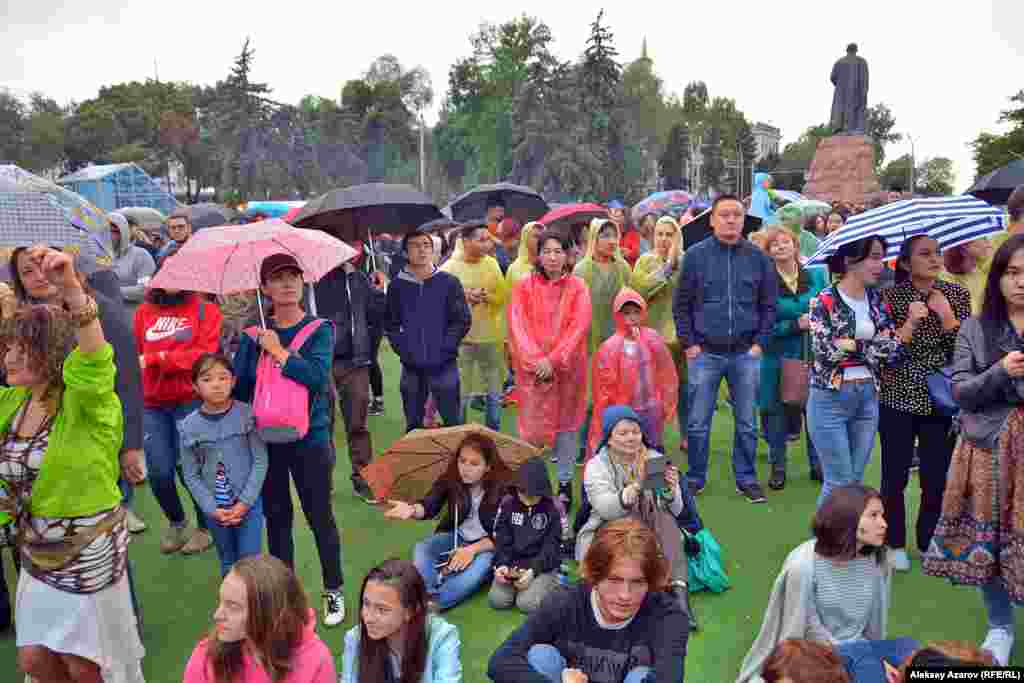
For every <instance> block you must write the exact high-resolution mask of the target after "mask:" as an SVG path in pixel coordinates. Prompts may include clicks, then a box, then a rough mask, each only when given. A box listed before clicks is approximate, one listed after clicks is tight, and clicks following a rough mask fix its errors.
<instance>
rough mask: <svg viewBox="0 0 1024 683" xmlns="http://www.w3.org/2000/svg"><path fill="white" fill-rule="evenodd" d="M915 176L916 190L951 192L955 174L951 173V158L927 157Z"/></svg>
mask: <svg viewBox="0 0 1024 683" xmlns="http://www.w3.org/2000/svg"><path fill="white" fill-rule="evenodd" d="M915 177H916V179H917V183H916V184H917V188H916V191H918V192H921V193H922V194H928V195H950V194H953V183H954V182H955V181H956V174H955V173H953V161H952V159H947V158H946V157H934V158H932V159H928V160H927V161H925V162H924V163H923V164H921V166H920V167H919V168H918V170H917V173H916V174H915Z"/></svg>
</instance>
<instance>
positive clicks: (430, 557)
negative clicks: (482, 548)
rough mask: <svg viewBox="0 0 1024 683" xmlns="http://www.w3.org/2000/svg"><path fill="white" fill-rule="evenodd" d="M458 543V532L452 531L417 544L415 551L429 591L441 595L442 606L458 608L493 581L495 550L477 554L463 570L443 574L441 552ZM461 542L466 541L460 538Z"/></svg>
mask: <svg viewBox="0 0 1024 683" xmlns="http://www.w3.org/2000/svg"><path fill="white" fill-rule="evenodd" d="M454 542H455V534H453V533H451V532H448V533H442V534H434V535H433V536H430V537H428V538H427V539H426V540H424V541H420V542H419V543H417V544H416V548H415V549H414V550H413V564H415V565H416V569H418V570H419V572H420V576H422V577H423V582H424V583H426V584H427V592H428V593H431V594H434V595H437V601H438V603H439V604H440V606H441V609H450V608H452V607H455V605H457V604H459V603H460V602H462V601H463V600H465V599H466V598H468V597H470V596H471V595H473V593H475V592H476V591H477V590H478V589H479V588H480V587H481V586H483V585H484V584H485V583H489V582H490V580H491V569H492V565H493V564H494V553H493V552H487V553H477V554H476V557H474V558H473V561H472V562H471V563H470V565H469V566H468V567H466V568H465V569H463V570H462V571H461V572H456V573H454V574H448V575H446V576H442V575H441V573H440V572H439V571H438V570H437V568H436V567H435V566H434V565H436V564H437V563H438V561H439V560H440V558H441V553H446V552H448V551H449V550H451V549H452V546H453V545H454ZM459 543H460V544H462V543H464V542H463V541H462V540H461V539H460V541H459Z"/></svg>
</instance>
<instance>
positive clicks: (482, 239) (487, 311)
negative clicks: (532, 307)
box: [441, 224, 508, 432]
mask: <svg viewBox="0 0 1024 683" xmlns="http://www.w3.org/2000/svg"><path fill="white" fill-rule="evenodd" d="M489 241H490V237H489V236H488V234H487V228H486V227H485V226H483V225H480V224H470V225H467V226H466V227H464V228H463V229H462V230H461V232H460V236H459V241H458V245H457V246H456V248H455V252H454V254H453V255H452V258H450V259H448V261H446V262H445V264H444V265H443V266H441V271H442V272H445V273H450V274H452V275H454V276H455V277H457V278H458V279H459V282H461V283H462V288H463V291H464V292H465V294H466V303H467V304H469V306H470V311H471V312H472V316H473V323H472V325H471V326H470V328H469V332H468V333H467V334H466V336H465V337H464V338H463V340H462V344H461V345H460V346H459V360H458V366H459V381H460V382H462V383H464V384H465V387H464V388H465V393H466V396H469V395H472V394H479V393H484V394H485V395H486V401H487V413H486V414H487V418H486V419H487V426H488V427H489V428H491V429H493V430H494V431H496V432H498V431H501V402H500V401H501V388H502V380H503V379H504V373H505V363H504V353H503V351H504V344H503V339H502V338H503V337H504V328H505V325H504V322H503V321H504V317H505V302H506V300H507V299H508V288H507V286H506V283H505V278H504V276H502V274H501V268H500V267H499V266H498V262H497V261H496V260H495V259H494V257H492V256H488V255H486V253H485V251H486V248H487V243H488V242H489ZM468 407H469V399H468V398H467V399H464V400H463V401H462V414H461V418H462V419H461V422H465V421H466V410H467V408H468Z"/></svg>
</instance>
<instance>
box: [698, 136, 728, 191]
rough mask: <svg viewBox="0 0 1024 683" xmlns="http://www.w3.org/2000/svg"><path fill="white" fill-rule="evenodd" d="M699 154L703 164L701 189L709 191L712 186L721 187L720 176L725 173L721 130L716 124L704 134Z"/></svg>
mask: <svg viewBox="0 0 1024 683" xmlns="http://www.w3.org/2000/svg"><path fill="white" fill-rule="evenodd" d="M701 156H702V157H703V158H704V164H703V172H702V176H703V181H704V183H703V185H704V187H703V189H704V190H705V191H709V190H711V189H712V188H714V189H721V188H720V184H721V182H722V176H723V174H724V173H725V161H724V159H723V158H722V132H721V130H720V129H719V128H718V127H717V126H712V127H711V128H709V129H708V130H707V132H706V133H705V134H704V140H703V144H702V145H701Z"/></svg>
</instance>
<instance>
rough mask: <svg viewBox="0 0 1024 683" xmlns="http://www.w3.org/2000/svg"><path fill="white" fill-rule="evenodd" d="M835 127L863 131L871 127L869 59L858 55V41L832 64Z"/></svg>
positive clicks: (833, 127) (837, 129)
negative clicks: (868, 126)
mask: <svg viewBox="0 0 1024 683" xmlns="http://www.w3.org/2000/svg"><path fill="white" fill-rule="evenodd" d="M832 84H833V85H834V86H835V87H836V89H835V94H833V95H832V118H831V123H832V130H833V132H836V133H863V132H865V130H866V129H867V112H868V63H867V61H866V60H865V59H864V58H863V57H858V56H857V44H856V43H850V44H849V45H848V46H847V47H846V56H845V57H842V58H841V59H839V60H838V61H837V62H836V63H835V66H833V67H832Z"/></svg>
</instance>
